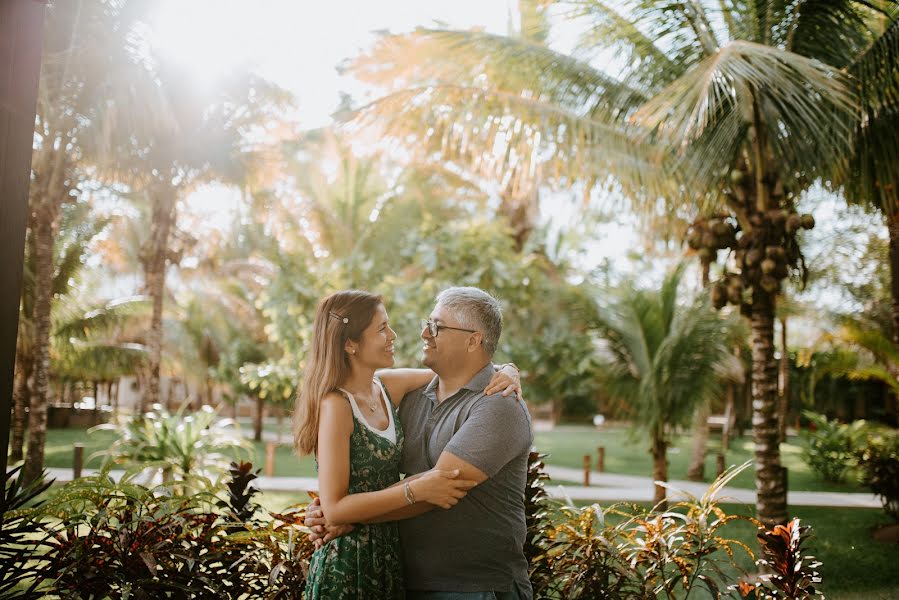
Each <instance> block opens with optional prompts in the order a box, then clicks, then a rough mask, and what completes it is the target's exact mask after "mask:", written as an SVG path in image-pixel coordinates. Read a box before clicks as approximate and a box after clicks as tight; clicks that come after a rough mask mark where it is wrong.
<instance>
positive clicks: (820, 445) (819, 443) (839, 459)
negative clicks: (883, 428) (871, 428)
mask: <svg viewBox="0 0 899 600" xmlns="http://www.w3.org/2000/svg"><path fill="white" fill-rule="evenodd" d="M803 415H805V417H806V418H807V419H808V420H809V429H808V430H805V431H803V432H802V438H803V442H804V448H803V457H804V458H805V462H806V464H807V465H808V466H809V468H811V469H812V471H814V472H815V473H816V474H817V475H818V476H819V477H821V478H822V479H824V480H825V481H831V482H834V483H839V482H841V481H844V480H845V478H846V474H847V472H848V471H849V470H850V469H851V468H852V467H854V466H855V457H856V450H857V449H858V447H859V446H860V445H861V444H862V442H863V440H864V438H865V435H866V434H867V431H868V426H867V424H866V423H865V422H864V421H853V422H852V423H840V422H839V421H835V420H834V421H831V420H829V419H828V418H827V417H825V416H824V415H820V414H818V413H814V412H811V411H804V412H803Z"/></svg>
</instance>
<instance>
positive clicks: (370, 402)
mask: <svg viewBox="0 0 899 600" xmlns="http://www.w3.org/2000/svg"><path fill="white" fill-rule="evenodd" d="M360 396H361V394H353V397H354V398H356V400H357V402H356V404H359V402H358V400H359V398H360ZM362 400H363V404H365V406H366V407H367V408H368V410H369V411H370V412H375V411H376V410H378V401H379V400H380V395H378V396H377V397H373V396H369V397H368V398H365V397H362Z"/></svg>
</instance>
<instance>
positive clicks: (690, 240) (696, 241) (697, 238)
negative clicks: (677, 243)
mask: <svg viewBox="0 0 899 600" xmlns="http://www.w3.org/2000/svg"><path fill="white" fill-rule="evenodd" d="M687 245H688V246H690V248H692V249H693V250H699V249H700V248H702V234H701V233H699V232H698V231H694V232H692V233H691V234H690V235H688V236H687Z"/></svg>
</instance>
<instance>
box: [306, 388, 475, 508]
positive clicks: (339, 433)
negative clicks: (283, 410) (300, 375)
mask: <svg viewBox="0 0 899 600" xmlns="http://www.w3.org/2000/svg"><path fill="white" fill-rule="evenodd" d="M352 433H353V413H352V409H351V408H350V406H349V403H348V402H347V401H346V399H344V398H343V397H341V396H340V395H338V394H328V395H327V396H326V397H325V398H323V399H322V403H321V416H320V418H319V427H318V471H319V480H318V485H319V496H320V497H321V505H322V511H323V512H324V515H325V518H326V519H327V521H328V522H329V523H333V524H335V525H339V524H345V523H359V522H362V521H368V520H370V519H373V518H376V517H378V516H381V515H384V514H387V513H390V512H392V511H395V510H397V509H399V508H402V507H404V506H408V505H409V504H410V502H409V499H410V497H411V498H413V499H414V502H415V503H418V502H430V503H432V504H436V505H437V506H440V507H441V508H449V507H451V506H453V505H455V504H456V503H457V502H458V501H459V499H460V498H463V497H464V496H465V494H466V493H467V491H466V490H468V489H469V488H471V487H473V485H474V482H471V481H467V480H462V479H455V477H456V475H457V474H456V473H452V472H444V471H428V473H427V475H425V476H422V477H421V478H419V479H417V480H415V481H410V482H408V483H406V484H405V485H398V486H394V487H390V488H387V489H385V490H379V491H377V492H364V493H359V494H350V493H349V483H350V436H351V435H352Z"/></svg>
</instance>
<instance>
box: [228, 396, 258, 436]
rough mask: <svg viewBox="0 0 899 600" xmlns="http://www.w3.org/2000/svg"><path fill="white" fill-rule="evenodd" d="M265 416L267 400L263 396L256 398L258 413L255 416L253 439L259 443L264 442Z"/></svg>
mask: <svg viewBox="0 0 899 600" xmlns="http://www.w3.org/2000/svg"><path fill="white" fill-rule="evenodd" d="M235 405H236V404H235ZM264 415H265V400H263V399H262V397H261V396H256V413H255V414H254V415H253V439H254V440H256V441H257V442H261V441H262V420H263V416H264Z"/></svg>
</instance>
